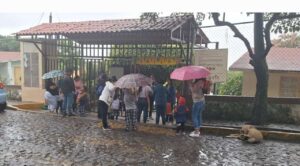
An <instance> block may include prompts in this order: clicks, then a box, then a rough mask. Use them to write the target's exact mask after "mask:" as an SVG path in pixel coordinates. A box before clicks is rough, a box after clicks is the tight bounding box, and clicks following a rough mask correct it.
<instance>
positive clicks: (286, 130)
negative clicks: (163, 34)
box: [8, 102, 300, 142]
mask: <svg viewBox="0 0 300 166" xmlns="http://www.w3.org/2000/svg"><path fill="white" fill-rule="evenodd" d="M12 104H13V105H15V106H11V105H12ZM26 104H29V105H34V104H39V103H22V102H8V107H9V109H13V110H18V111H26V112H33V113H45V114H49V115H56V114H55V113H49V111H46V110H41V109H38V110H29V109H19V108H18V105H26ZM123 114H124V113H123ZM59 116H61V115H59ZM155 116H156V115H155V112H153V114H152V117H153V119H148V121H147V123H146V124H144V123H142V122H141V123H140V125H142V126H146V127H156V128H157V127H159V128H165V129H172V130H173V129H175V127H176V126H175V122H174V123H173V124H171V123H166V125H164V126H163V125H162V123H161V120H160V123H159V125H156V124H155ZM142 117H143V116H141V118H142ZM74 118H84V119H89V120H93V121H98V118H97V113H96V112H89V113H88V114H87V116H86V117H80V116H74ZM109 121H110V122H112V123H125V117H124V116H119V120H118V121H114V120H109ZM242 125H243V122H230V121H204V122H203V126H202V127H201V132H202V133H204V134H212V135H219V136H227V135H230V134H238V133H239V129H240V128H241V126H242ZM186 128H187V129H188V130H190V131H192V130H193V126H192V123H191V122H190V121H189V122H187V124H186ZM257 128H258V129H259V130H261V131H262V133H263V135H264V139H270V140H281V141H287V142H300V126H299V125H291V124H268V125H264V126H257ZM174 132H175V131H174Z"/></svg>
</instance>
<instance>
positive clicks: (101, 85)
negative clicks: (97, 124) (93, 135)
mask: <svg viewBox="0 0 300 166" xmlns="http://www.w3.org/2000/svg"><path fill="white" fill-rule="evenodd" d="M97 81H98V84H97V87H96V97H97V113H98V119H102V111H101V105H100V100H99V98H100V96H101V94H102V92H103V89H104V87H105V83H106V81H107V75H106V74H105V73H101V74H100V75H99V78H98V80H97Z"/></svg>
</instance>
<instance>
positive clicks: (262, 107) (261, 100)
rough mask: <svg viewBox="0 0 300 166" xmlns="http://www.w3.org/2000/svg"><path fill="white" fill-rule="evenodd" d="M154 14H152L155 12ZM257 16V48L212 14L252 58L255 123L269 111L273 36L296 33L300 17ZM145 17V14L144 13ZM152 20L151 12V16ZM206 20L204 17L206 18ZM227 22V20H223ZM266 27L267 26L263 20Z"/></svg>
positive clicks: (266, 14)
mask: <svg viewBox="0 0 300 166" xmlns="http://www.w3.org/2000/svg"><path fill="white" fill-rule="evenodd" d="M152 14H153V13H152ZM251 14H252V15H254V49H252V47H251V45H250V43H249V40H248V39H247V38H246V37H245V36H244V35H243V34H242V33H241V32H240V31H239V30H238V28H237V27H236V26H235V25H234V24H233V23H230V22H227V21H221V20H220V19H219V17H220V14H219V13H210V14H209V15H210V17H211V18H212V19H213V20H214V23H215V25H217V26H228V27H229V28H230V29H231V30H232V31H233V33H234V37H237V38H239V39H241V40H242V41H243V42H244V44H245V46H246V48H247V50H248V53H249V56H250V61H249V63H250V64H251V65H252V66H253V68H254V72H255V76H256V80H257V82H256V93H255V99H254V106H253V110H252V117H253V119H252V121H251V123H252V124H262V123H264V117H265V112H266V110H267V94H268V79H269V75H268V65H267V61H266V56H267V55H268V53H269V51H270V49H271V47H272V46H273V44H272V43H271V38H270V34H271V32H274V33H282V32H284V33H287V32H296V31H299V30H300V19H299V17H300V14H298V13H251ZM142 15H143V14H142ZM249 15H250V14H249ZM148 17H151V13H150V14H149V13H148ZM203 18H204V17H203ZM223 20H224V19H223ZM265 20H267V21H266V24H264V21H265Z"/></svg>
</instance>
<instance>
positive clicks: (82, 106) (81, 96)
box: [76, 86, 88, 116]
mask: <svg viewBox="0 0 300 166" xmlns="http://www.w3.org/2000/svg"><path fill="white" fill-rule="evenodd" d="M76 104H77V106H78V109H79V115H80V116H85V115H86V107H87V105H88V94H87V87H86V86H83V88H82V89H81V90H80V92H79V93H78V95H77V98H76Z"/></svg>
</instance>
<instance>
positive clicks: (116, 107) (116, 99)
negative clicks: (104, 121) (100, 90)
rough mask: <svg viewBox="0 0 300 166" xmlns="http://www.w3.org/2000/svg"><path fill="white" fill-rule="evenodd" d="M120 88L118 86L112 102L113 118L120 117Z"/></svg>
mask: <svg viewBox="0 0 300 166" xmlns="http://www.w3.org/2000/svg"><path fill="white" fill-rule="evenodd" d="M119 91H120V89H119V88H116V90H115V94H114V97H113V101H112V103H111V109H112V114H113V117H112V118H113V120H114V119H116V120H118V117H119V110H120V99H119Z"/></svg>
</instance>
